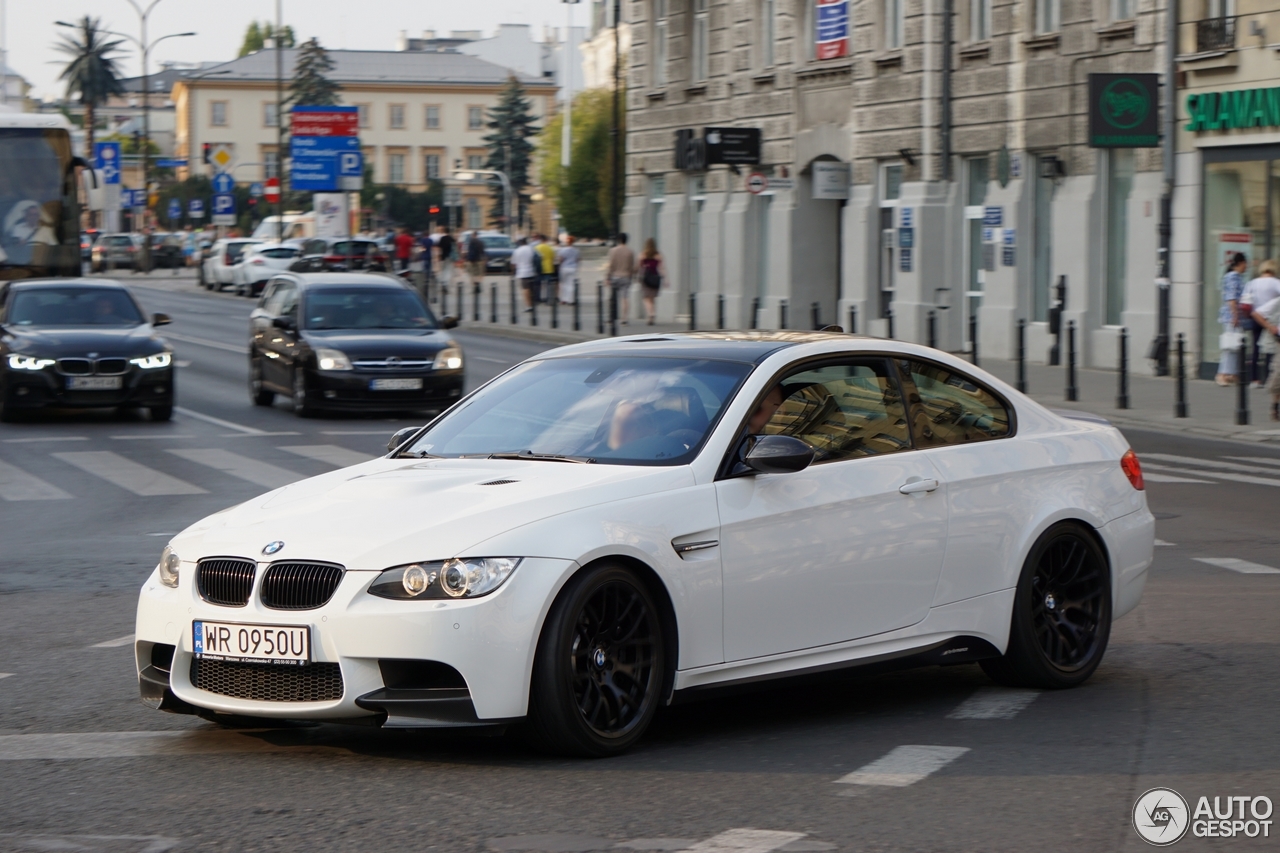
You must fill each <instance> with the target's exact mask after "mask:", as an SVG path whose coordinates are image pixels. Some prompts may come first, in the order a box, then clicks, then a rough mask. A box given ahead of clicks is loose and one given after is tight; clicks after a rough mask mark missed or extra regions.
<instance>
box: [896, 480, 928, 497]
mask: <svg viewBox="0 0 1280 853" xmlns="http://www.w3.org/2000/svg"><path fill="white" fill-rule="evenodd" d="M936 488H938V481H937V480H921V479H920V478H918V477H917V478H914V479H911V480H908V481H907V482H905V483H903V484H902V485H901V486H899V487H898V491H899V492H902V494H904V495H914V494H917V493H918V492H932V491H933V490H934V489H936Z"/></svg>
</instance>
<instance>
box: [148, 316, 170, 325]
mask: <svg viewBox="0 0 1280 853" xmlns="http://www.w3.org/2000/svg"><path fill="white" fill-rule="evenodd" d="M172 322H173V320H172V319H171V318H170V317H169V315H168V314H152V315H151V325H153V326H167V325H169V324H170V323H172Z"/></svg>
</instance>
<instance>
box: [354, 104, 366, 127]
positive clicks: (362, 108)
mask: <svg viewBox="0 0 1280 853" xmlns="http://www.w3.org/2000/svg"><path fill="white" fill-rule="evenodd" d="M356 113H357V114H358V115H359V116H360V126H361V127H368V126H369V105H368V104H356Z"/></svg>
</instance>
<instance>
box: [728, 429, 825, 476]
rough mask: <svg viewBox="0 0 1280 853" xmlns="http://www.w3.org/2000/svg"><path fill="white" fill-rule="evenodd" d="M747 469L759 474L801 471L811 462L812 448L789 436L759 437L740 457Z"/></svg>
mask: <svg viewBox="0 0 1280 853" xmlns="http://www.w3.org/2000/svg"><path fill="white" fill-rule="evenodd" d="M742 461H743V462H744V463H746V465H747V467H748V468H751V469H752V470H753V471H758V472H759V473H761V474H790V473H791V472H793V471H803V470H804V469H805V468H808V467H809V464H810V463H812V462H813V448H812V447H810V446H809V445H807V444H805V443H804V442H803V441H801V440H800V439H798V438H794V437H792V436H789V435H760V436H756V437H755V441H754V442H752V444H751V446H750V447H749V448H748V449H747V452H746V454H745V455H743V457H742Z"/></svg>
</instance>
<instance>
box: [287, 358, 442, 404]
mask: <svg viewBox="0 0 1280 853" xmlns="http://www.w3.org/2000/svg"><path fill="white" fill-rule="evenodd" d="M464 378H465V377H464V375H463V372H462V371H461V370H439V371H437V370H427V371H394V372H392V371H386V370H383V371H377V372H373V371H362V370H351V371H347V370H343V371H327V370H316V369H314V368H312V369H310V370H308V371H307V373H306V383H307V396H308V398H309V399H310V401H311V403H313V404H314V405H315V407H316V408H319V409H347V410H358V411H404V410H406V409H429V408H443V407H446V406H451V405H453V404H454V403H455V402H456V401H457V400H458V399H459V398H460V397H461V396H462V386H463V381H464ZM374 379H421V380H422V387H421V388H418V389H410V390H403V391H374V390H372V389H371V387H370V382H371V381H372V380H374Z"/></svg>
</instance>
